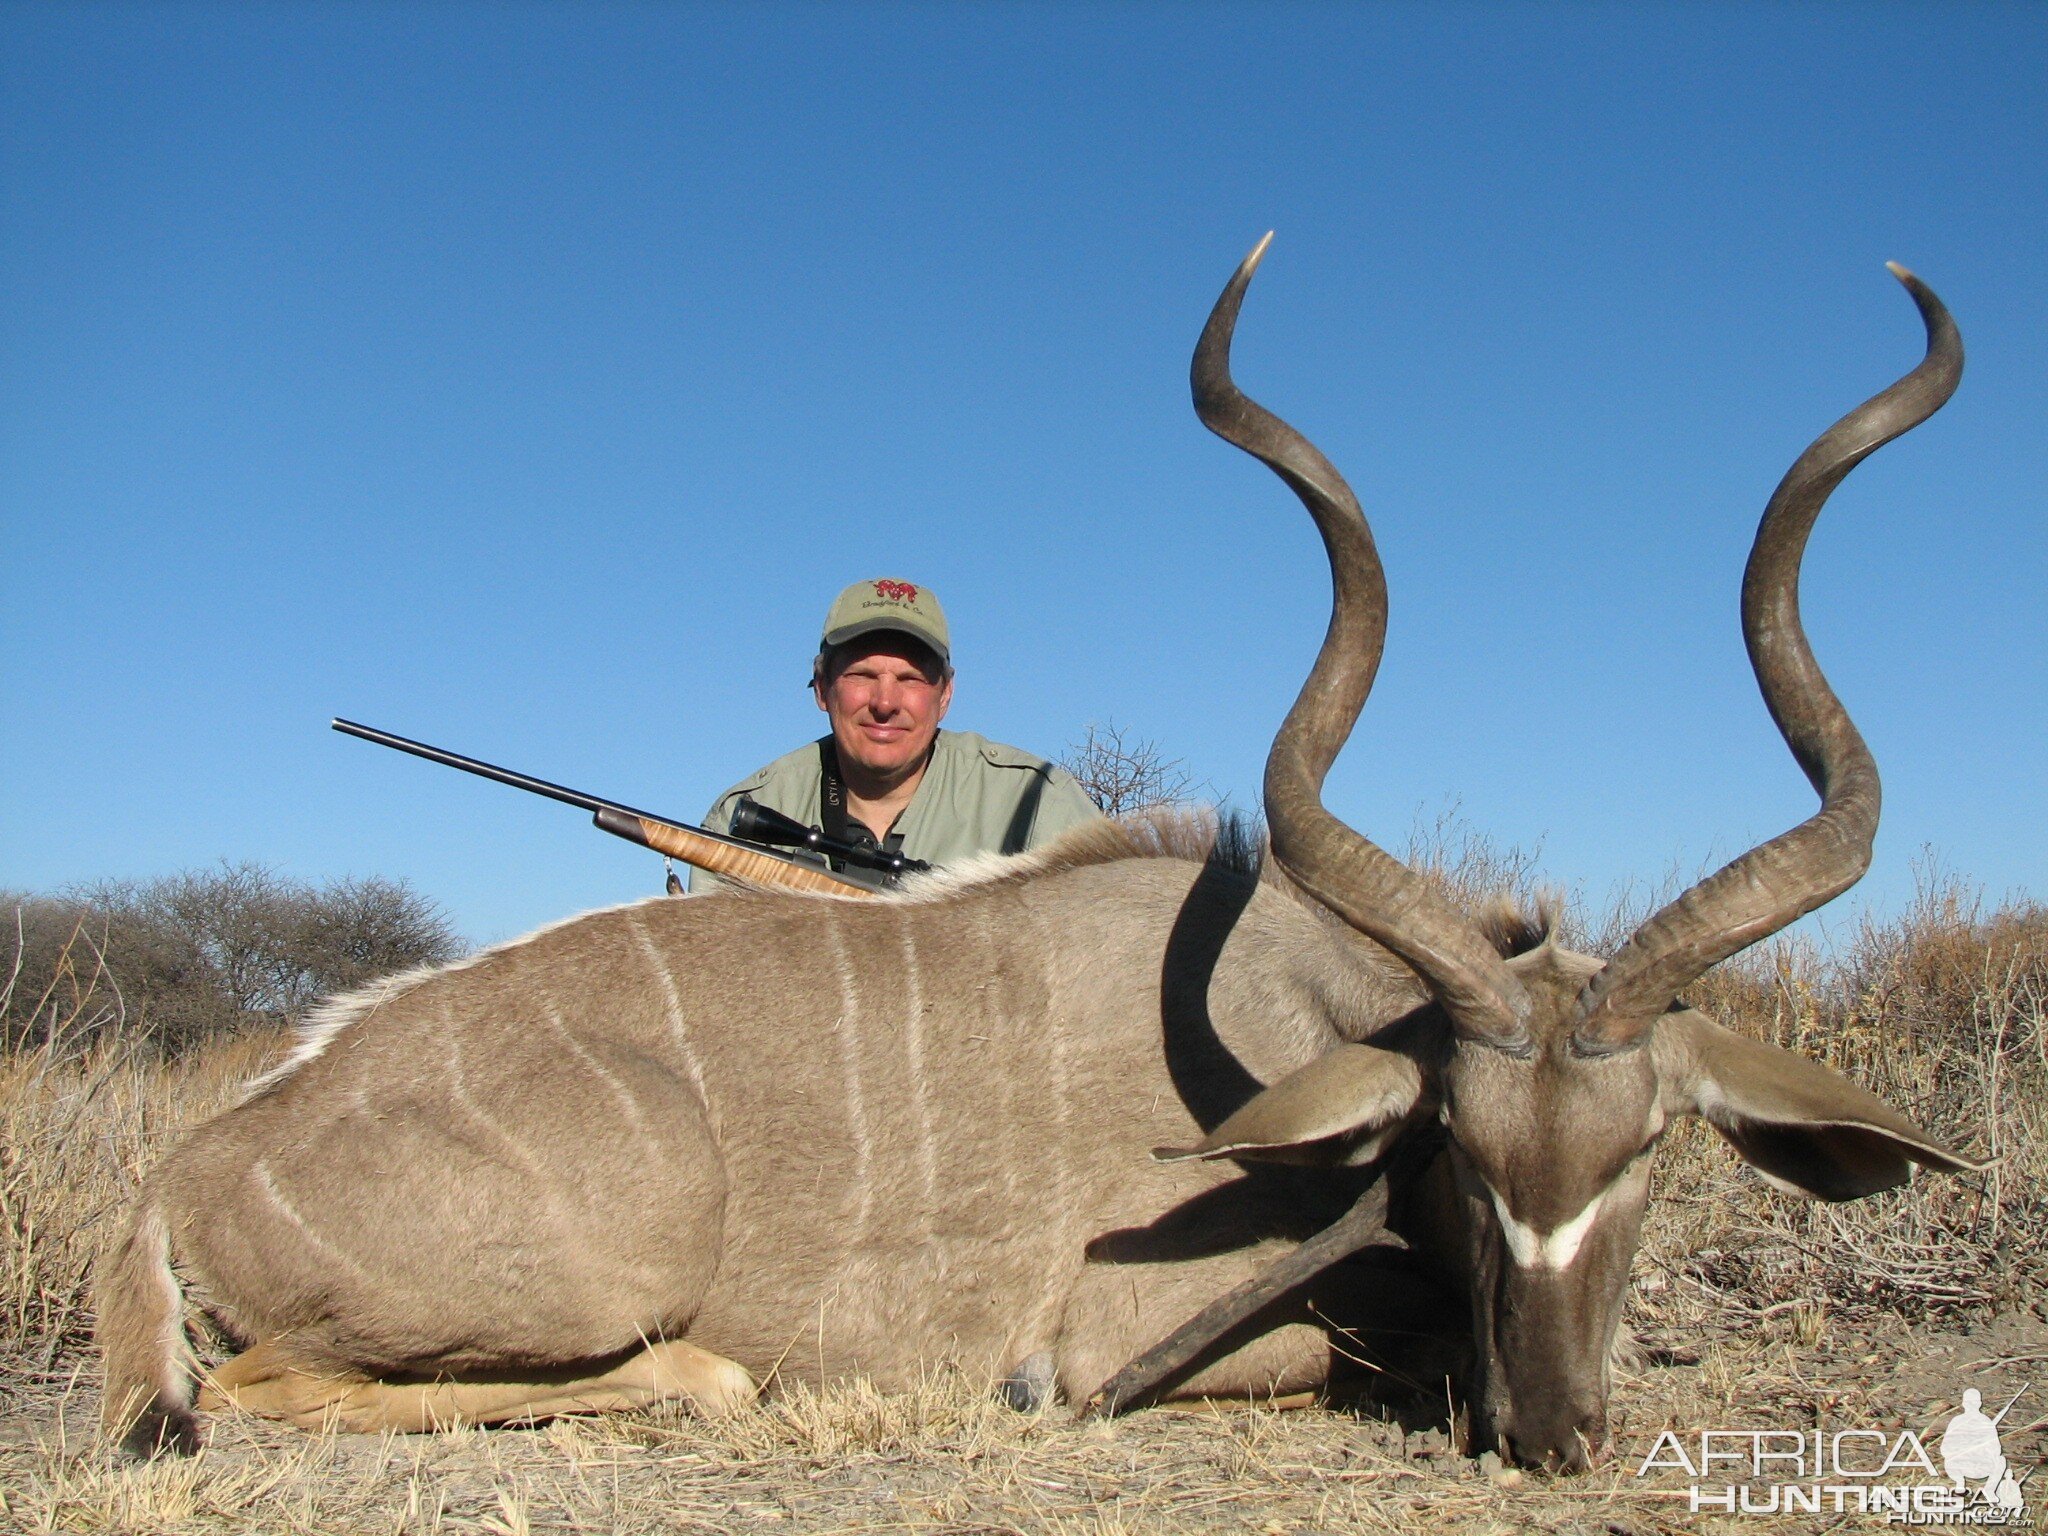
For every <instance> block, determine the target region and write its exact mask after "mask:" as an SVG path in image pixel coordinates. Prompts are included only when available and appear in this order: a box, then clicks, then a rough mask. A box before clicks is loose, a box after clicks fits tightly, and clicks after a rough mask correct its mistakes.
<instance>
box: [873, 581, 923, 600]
mask: <svg viewBox="0 0 2048 1536" xmlns="http://www.w3.org/2000/svg"><path fill="white" fill-rule="evenodd" d="M874 585H875V595H876V596H877V597H886V598H888V599H889V601H891V602H892V603H914V602H916V601H917V588H916V587H914V586H912V585H911V584H910V583H909V582H907V581H878V582H876V583H875V584H874Z"/></svg>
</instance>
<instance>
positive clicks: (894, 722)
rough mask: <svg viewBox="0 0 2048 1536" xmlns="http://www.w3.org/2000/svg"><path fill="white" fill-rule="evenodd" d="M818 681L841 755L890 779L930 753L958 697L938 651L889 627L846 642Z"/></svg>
mask: <svg viewBox="0 0 2048 1536" xmlns="http://www.w3.org/2000/svg"><path fill="white" fill-rule="evenodd" d="M815 687H816V692H817V696H818V707H819V708H820V709H822V710H824V711H825V713H826V714H828V715H830V716H831V717H832V738H833V740H834V741H836V742H837V743H838V744H839V756H840V760H841V762H842V763H850V764H858V765H859V766H860V767H861V768H863V769H865V770H866V771H867V772H869V773H872V774H878V775H880V776H882V777H883V778H888V779H894V778H899V777H901V776H902V775H903V774H906V773H908V772H910V771H911V770H912V769H914V768H916V767H917V766H918V764H920V763H922V762H923V761H924V757H925V754H926V753H927V752H929V751H930V750H931V745H932V738H933V737H934V736H936V735H937V734H938V731H939V722H940V721H941V720H943V719H945V718H946V707H947V706H948V705H949V704H951V703H952V702H953V680H952V678H950V677H948V676H946V675H945V673H944V671H943V669H942V668H941V667H940V666H939V662H938V658H937V657H935V656H933V655H932V653H931V652H930V651H928V650H926V649H925V648H924V647H923V646H921V645H919V644H918V643H917V642H916V641H915V640H912V639H911V638H909V637H908V636H907V635H897V634H891V633H890V632H888V631H887V630H883V631H881V632H879V633H877V634H874V635H872V636H869V637H867V638H864V639H861V640H855V641H853V642H851V643H850V644H848V645H846V646H844V647H842V648H841V649H840V651H839V652H838V654H837V655H835V656H834V657H833V659H832V668H831V670H830V671H829V672H827V674H826V675H825V677H824V678H822V679H821V680H820V681H819V682H818V683H817V684H816V685H815Z"/></svg>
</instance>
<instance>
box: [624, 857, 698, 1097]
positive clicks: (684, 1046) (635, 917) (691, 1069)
mask: <svg viewBox="0 0 2048 1536" xmlns="http://www.w3.org/2000/svg"><path fill="white" fill-rule="evenodd" d="M658 899H661V900H666V899H667V898H665V897H664V898H658ZM626 927H627V928H628V929H630V930H631V932H632V934H633V938H634V941H635V942H636V943H638V944H639V946H640V952H641V953H642V954H643V955H645V956H646V957H647V964H648V966H649V967H650V968H651V969H652V970H653V972H654V979H655V980H656V981H658V982H659V983H660V984H661V1000H662V1006H663V1010H664V1012H665V1015H666V1017H667V1019H668V1029H669V1034H670V1035H671V1036H672V1037H673V1038H674V1040H675V1042H676V1050H677V1052H678V1053H679V1054H680V1055H681V1056H682V1058H683V1071H684V1072H685V1073H686V1074H687V1075H688V1076H689V1079H690V1086H691V1087H692V1088H694V1089H696V1090H697V1102H698V1103H699V1104H701V1105H702V1106H703V1107H704V1114H705V1117H706V1118H707V1119H708V1120H709V1121H710V1123H711V1127H712V1130H713V1133H714V1134H716V1132H717V1127H718V1114H717V1111H716V1110H714V1109H713V1108H712V1105H711V1099H710V1097H709V1096H708V1095H707V1094H706V1093H705V1092H704V1068H703V1065H702V1064H701V1063H700V1062H699V1061H698V1060H697V1052H696V1051H695V1050H694V1049H693V1048H692V1047H691V1045H690V1036H689V1032H688V1031H687V1030H686V1029H684V1027H683V1000H682V998H681V997H680V996H679V995H678V994H677V992H676V978H675V974H674V972H672V971H670V970H669V968H668V962H667V961H666V960H664V959H662V957H661V951H660V950H658V949H656V948H655V947H654V940H652V939H650V938H649V937H648V936H647V928H646V925H645V924H643V923H642V922H641V921H640V914H639V913H638V912H634V911H632V910H630V909H628V910H627V912H626Z"/></svg>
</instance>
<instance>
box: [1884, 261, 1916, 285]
mask: <svg viewBox="0 0 2048 1536" xmlns="http://www.w3.org/2000/svg"><path fill="white" fill-rule="evenodd" d="M1884 265H1885V270H1886V271H1888V272H1890V273H1891V275H1892V276H1893V277H1896V278H1897V279H1898V280H1899V281H1900V282H1902V283H1904V284H1905V285H1906V286H1907V287H1908V288H1911V287H1912V286H1913V285H1914V284H1915V283H1917V282H1919V281H1920V279H1919V278H1917V277H1915V276H1914V275H1913V273H1912V272H1911V270H1909V269H1908V268H1906V267H1905V266H1903V265H1901V264H1900V263H1898V262H1896V261H1888V262H1886V263H1885V264H1884Z"/></svg>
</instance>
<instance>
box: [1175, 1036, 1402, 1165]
mask: <svg viewBox="0 0 2048 1536" xmlns="http://www.w3.org/2000/svg"><path fill="white" fill-rule="evenodd" d="M1421 1099H1422V1072H1421V1069H1420V1068H1418V1067H1417V1066H1416V1065H1415V1063H1414V1062H1412V1061H1410V1060H1409V1059H1408V1058H1407V1057H1406V1056H1402V1055H1399V1054H1397V1053H1396V1052H1393V1051H1383V1050H1381V1049H1380V1048H1379V1047H1377V1046H1372V1045H1340V1046H1337V1047H1336V1048H1335V1049H1334V1050H1332V1051H1330V1052H1328V1053H1327V1054H1326V1055H1323V1056H1320V1057H1318V1058H1317V1059H1316V1060H1314V1061H1312V1062H1310V1063H1309V1064H1308V1065H1307V1066H1305V1067H1303V1068H1302V1069H1301V1070H1300V1071H1298V1072H1290V1073H1289V1074H1288V1075H1287V1076H1285V1077H1283V1078H1281V1079H1280V1081H1279V1082H1277V1083H1275V1084H1273V1086H1272V1087H1270V1088H1267V1089H1265V1090H1264V1091H1263V1092H1261V1093H1258V1094H1256V1095H1254V1096H1253V1097H1252V1099H1251V1100H1250V1102H1248V1103H1247V1104H1245V1105H1244V1107H1243V1108H1241V1109H1239V1110H1238V1111H1237V1113H1236V1114H1234V1115H1232V1116H1231V1117H1230V1118H1229V1119H1227V1120H1225V1121H1224V1122H1223V1123H1222V1124H1221V1125H1219V1126H1217V1127H1216V1129H1215V1130H1213V1131H1211V1132H1210V1133H1209V1134H1208V1135H1207V1136H1204V1137H1203V1138H1202V1139H1201V1140H1200V1141H1198V1142H1196V1143H1195V1145H1193V1146H1192V1147H1155V1148H1153V1149H1152V1156H1153V1157H1154V1158H1156V1159H1157V1160H1158V1161H1160V1162H1162V1163H1177V1162H1181V1161H1183V1160H1184V1159H1187V1158H1196V1157H1198V1158H1217V1157H1244V1158H1253V1159H1256V1160H1258V1161H1260V1162H1267V1163H1309V1164H1315V1165H1319V1166H1323V1167H1329V1166H1331V1165H1334V1164H1342V1165H1346V1166H1350V1167H1360V1166H1363V1165H1364V1164H1366V1163H1369V1162H1371V1161H1372V1160H1373V1159H1374V1158H1376V1157H1378V1156H1379V1155H1380V1153H1381V1152H1382V1151H1384V1150H1385V1149H1386V1146H1387V1144H1388V1143H1389V1142H1390V1141H1392V1140H1393V1138H1394V1137H1395V1136H1396V1135H1398V1134H1399V1132H1400V1130H1401V1127H1402V1126H1403V1125H1404V1124H1405V1123H1406V1122H1407V1119H1408V1116H1409V1115H1410V1114H1411V1113H1412V1112H1413V1111H1414V1109H1415V1107H1416V1105H1417V1104H1418V1103H1420V1102H1421Z"/></svg>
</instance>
